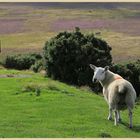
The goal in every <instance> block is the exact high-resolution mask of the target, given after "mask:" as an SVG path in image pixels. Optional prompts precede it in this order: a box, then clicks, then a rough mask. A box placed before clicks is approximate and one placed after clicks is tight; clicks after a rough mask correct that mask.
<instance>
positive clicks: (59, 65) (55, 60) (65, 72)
mask: <svg viewBox="0 0 140 140" xmlns="http://www.w3.org/2000/svg"><path fill="white" fill-rule="evenodd" d="M110 51H111V47H110V46H109V45H108V44H107V43H106V42H105V41H103V40H101V39H99V38H96V37H95V36H94V34H89V35H84V34H82V33H81V32H80V29H79V28H78V27H77V28H76V30H75V31H74V32H67V31H65V32H61V33H59V34H58V35H57V36H55V37H54V38H51V39H50V40H49V41H47V42H46V44H45V47H44V57H45V61H46V70H47V74H48V76H49V77H52V78H53V79H57V80H60V81H63V82H66V83H69V84H76V85H79V86H81V85H90V86H93V84H92V81H91V80H92V76H93V71H92V70H91V69H90V68H89V64H90V63H92V64H95V65H96V66H103V67H104V66H106V65H111V62H112V57H111V55H110Z"/></svg>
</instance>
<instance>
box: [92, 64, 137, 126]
mask: <svg viewBox="0 0 140 140" xmlns="http://www.w3.org/2000/svg"><path fill="white" fill-rule="evenodd" d="M90 67H91V69H93V70H94V75H93V79H92V81H93V82H98V81H99V82H100V84H101V85H102V87H103V95H104V98H105V100H106V101H107V103H108V105H109V116H108V120H111V119H112V111H114V115H115V116H114V124H115V125H117V123H118V122H119V121H121V116H120V110H124V109H128V111H129V119H130V124H129V127H130V128H132V109H133V108H134V104H135V100H136V92H135V90H134V88H133V86H132V84H131V83H130V82H128V81H127V80H125V79H123V78H122V77H121V76H120V75H118V74H115V73H113V72H111V71H110V70H109V67H108V66H106V67H105V68H102V67H96V66H94V65H92V64H90Z"/></svg>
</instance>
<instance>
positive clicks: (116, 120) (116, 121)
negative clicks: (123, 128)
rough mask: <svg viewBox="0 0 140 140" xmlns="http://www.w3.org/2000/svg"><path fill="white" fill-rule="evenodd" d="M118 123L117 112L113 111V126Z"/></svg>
mask: <svg viewBox="0 0 140 140" xmlns="http://www.w3.org/2000/svg"><path fill="white" fill-rule="evenodd" d="M117 123H118V114H117V111H116V110H115V111H114V125H117Z"/></svg>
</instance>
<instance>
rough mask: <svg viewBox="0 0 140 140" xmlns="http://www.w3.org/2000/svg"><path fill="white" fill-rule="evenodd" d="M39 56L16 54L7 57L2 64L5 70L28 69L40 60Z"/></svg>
mask: <svg viewBox="0 0 140 140" xmlns="http://www.w3.org/2000/svg"><path fill="white" fill-rule="evenodd" d="M41 58H42V57H41V55H40V54H18V55H11V56H7V57H6V59H5V62H4V66H5V67H6V68H13V69H18V70H25V69H29V68H30V67H31V66H32V65H33V64H34V63H35V61H36V60H38V59H41Z"/></svg>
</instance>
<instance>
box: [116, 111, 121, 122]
mask: <svg viewBox="0 0 140 140" xmlns="http://www.w3.org/2000/svg"><path fill="white" fill-rule="evenodd" d="M117 114H118V122H121V121H122V119H121V114H120V111H119V110H118V111H117Z"/></svg>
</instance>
